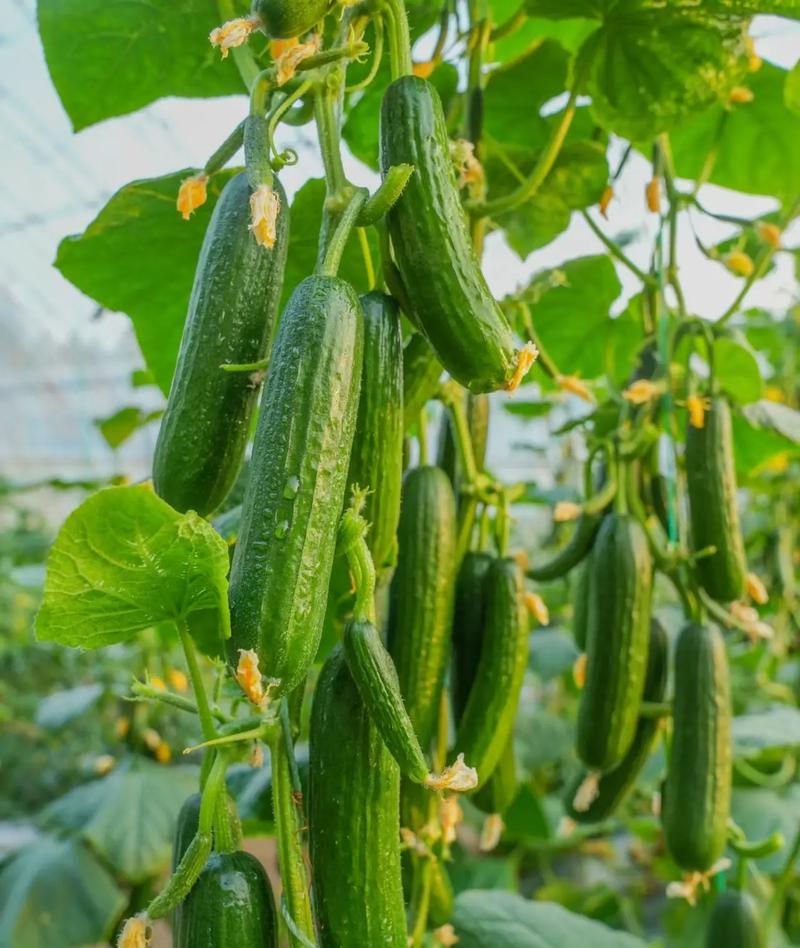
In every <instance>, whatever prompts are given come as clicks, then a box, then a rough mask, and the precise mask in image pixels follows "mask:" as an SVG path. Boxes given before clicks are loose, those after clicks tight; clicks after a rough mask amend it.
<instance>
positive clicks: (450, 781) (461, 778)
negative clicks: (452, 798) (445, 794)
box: [425, 754, 478, 793]
mask: <svg viewBox="0 0 800 948" xmlns="http://www.w3.org/2000/svg"><path fill="white" fill-rule="evenodd" d="M425 786H426V787H427V788H428V789H429V790H452V791H453V792H454V793H464V792H465V791H467V790H474V789H475V787H477V786H478V771H477V770H476V769H475V768H474V767H468V766H467V764H465V763H464V755H463V754H459V755H458V757H457V758H456V762H455V763H454V764H450V766H449V767H445V769H444V770H443V771H442V772H441V773H440V774H428V776H427V778H426V780H425Z"/></svg>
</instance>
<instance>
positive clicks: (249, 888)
mask: <svg viewBox="0 0 800 948" xmlns="http://www.w3.org/2000/svg"><path fill="white" fill-rule="evenodd" d="M200 945H202V946H203V948H244V946H247V948H277V946H278V917H277V914H276V911H275V900H274V898H273V896H272V888H271V886H270V884H269V879H268V878H267V874H266V872H265V871H264V867H263V866H262V865H261V863H260V862H259V861H258V860H257V859H256V858H255V856H252V855H250V853H245V852H226V853H213V854H212V855H211V856H210V857H209V859H208V862H207V863H206V864H205V867H204V868H203V871H202V872H201V873H200V876H199V878H198V880H197V882H195V884H194V886H193V887H192V890H191V891H190V892H189V894H188V896H187V897H186V899H185V900H184V903H183V906H182V910H181V928H180V934H179V937H178V938H177V939H176V940H175V948H199V946H200Z"/></svg>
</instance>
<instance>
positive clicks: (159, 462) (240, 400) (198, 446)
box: [153, 173, 289, 516]
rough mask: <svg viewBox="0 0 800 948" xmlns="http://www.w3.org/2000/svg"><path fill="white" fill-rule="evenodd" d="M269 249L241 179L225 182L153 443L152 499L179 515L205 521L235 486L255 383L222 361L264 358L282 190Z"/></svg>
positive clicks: (274, 297)
mask: <svg viewBox="0 0 800 948" xmlns="http://www.w3.org/2000/svg"><path fill="white" fill-rule="evenodd" d="M274 187H275V191H276V192H277V193H278V195H279V197H280V200H281V211H280V213H279V214H278V220H277V224H276V230H277V233H276V239H275V246H274V247H273V248H272V249H271V250H267V249H266V248H264V247H261V246H259V245H258V244H257V243H256V241H255V238H254V237H253V235H252V234H251V233H250V231H249V229H248V227H249V224H250V193H251V192H250V187H249V185H248V183H247V175H246V174H244V173H242V174H238V175H236V177H234V178H231V180H230V181H229V182H228V183H227V184H226V185H225V187H224V188H223V191H222V194H221V195H220V197H219V200H218V201H217V205H216V207H215V208H214V213H213V214H212V215H211V221H210V223H209V225H208V230H207V231H206V235H205V238H204V240H203V246H202V249H201V250H200V258H199V260H198V263H197V271H196V273H195V277H194V286H193V287H192V295H191V299H190V300H189V314H188V316H187V318H186V325H185V327H184V330H183V338H182V340H181V348H180V353H179V354H178V364H177V367H176V369H175V376H174V378H173V380H172V387H171V388H170V393H169V400H168V402H167V408H166V411H165V412H164V417H163V418H162V419H161V429H160V430H159V433H158V441H157V442H156V449H155V457H154V459H153V482H154V484H155V489H156V493H157V494H158V495H159V496H160V497H163V498H164V500H166V501H167V503H168V504H170V505H171V506H173V507H174V508H175V509H176V510H179V511H181V512H185V511H186V510H196V511H197V512H198V513H199V514H201V515H202V516H206V515H208V514H210V513H212V512H213V511H214V510H216V508H217V507H219V506H220V504H221V503H222V502H223V500H225V497H226V496H227V494H228V492H229V491H230V490H231V488H232V487H233V484H234V481H235V480H236V476H237V475H238V473H239V470H240V468H241V466H242V461H243V459H244V452H245V447H246V446H247V439H248V437H249V435H250V421H251V418H252V414H253V409H254V408H255V403H256V398H257V397H258V385H257V384H255V381H254V378H253V376H252V375H250V374H249V373H246V372H225V371H224V370H223V369H221V368H220V366H221V365H224V364H226V363H236V364H242V363H250V362H257V361H259V360H260V359H263V358H264V356H265V355H266V353H267V351H268V348H269V344H270V341H271V339H272V330H273V326H274V324H275V313H276V309H277V306H278V301H279V299H280V295H281V286H282V283H283V267H284V263H285V262H286V250H287V247H288V245H289V239H288V238H289V213H288V207H287V202H286V195H285V194H284V192H283V188H282V187H281V186H280V184H279V183H278V182H277V179H276V181H275V185H274Z"/></svg>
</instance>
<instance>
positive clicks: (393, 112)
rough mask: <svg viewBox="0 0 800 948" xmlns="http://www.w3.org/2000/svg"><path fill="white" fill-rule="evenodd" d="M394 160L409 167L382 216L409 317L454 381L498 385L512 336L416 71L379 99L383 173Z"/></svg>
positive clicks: (508, 371) (432, 104)
mask: <svg viewBox="0 0 800 948" xmlns="http://www.w3.org/2000/svg"><path fill="white" fill-rule="evenodd" d="M398 164H411V165H413V166H414V168H415V171H414V174H413V175H412V176H411V178H410V180H409V182H408V185H407V186H406V188H405V190H404V192H403V193H402V195H401V196H400V198H399V200H398V201H397V203H396V204H395V205H394V207H393V208H392V209H391V211H390V212H389V214H388V215H387V221H388V227H389V233H390V235H391V238H392V246H393V248H394V253H395V259H396V261H397V266H398V268H399V270H400V273H401V274H402V277H403V284H404V289H405V295H406V297H407V299H408V301H409V305H410V306H411V308H412V310H413V312H412V313H411V314H410V315H411V317H412V318H413V319H414V321H415V322H416V323H418V324H419V325H420V326H421V327H422V329H423V330H424V332H425V335H426V336H427V337H428V339H429V340H430V342H431V345H432V346H433V348H434V350H435V351H436V354H437V355H438V356H439V358H440V359H441V361H442V363H443V364H444V366H445V368H446V369H447V370H448V372H449V373H450V374H451V375H452V376H453V378H455V379H456V381H458V382H460V383H461V384H462V385H463V386H465V387H466V388H469V389H470V390H471V391H473V392H489V391H493V390H495V389H499V388H503V387H505V386H506V385H509V384H510V383H511V382H512V379H513V378H514V374H515V372H516V369H517V359H518V355H517V353H516V351H515V346H514V337H513V335H512V332H511V328H510V326H509V325H508V322H507V320H506V318H505V316H504V315H503V313H502V311H501V310H500V307H499V306H498V304H497V302H496V300H495V299H494V297H493V296H492V294H491V291H490V290H489V287H488V286H487V284H486V280H485V279H484V277H483V274H482V273H481V269H480V265H479V263H478V260H477V258H476V256H475V252H474V250H473V249H472V242H471V240H470V235H469V228H468V225H467V220H466V216H465V214H464V211H463V209H462V207H461V202H460V199H459V194H458V188H457V185H456V178H455V171H454V169H453V163H452V160H451V157H450V148H449V141H448V137H447V128H446V126H445V120H444V115H443V113H442V104H441V101H440V99H439V95H438V93H437V92H436V90H435V89H434V87H433V86H432V85H431V84H430V83H428V82H427V81H426V80H425V79H421V78H419V77H417V76H403V77H401V78H400V79H396V80H395V81H394V82H393V83H392V84H391V85H390V86H389V88H388V89H387V90H386V93H385V95H384V98H383V105H382V108H381V168H382V171H383V173H384V174H386V173H387V172H388V170H389V168H390V167H391V166H392V165H398Z"/></svg>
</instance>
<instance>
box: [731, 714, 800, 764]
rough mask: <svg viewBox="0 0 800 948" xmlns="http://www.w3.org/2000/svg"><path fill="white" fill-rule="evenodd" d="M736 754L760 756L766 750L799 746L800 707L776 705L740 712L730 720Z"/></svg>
mask: <svg viewBox="0 0 800 948" xmlns="http://www.w3.org/2000/svg"><path fill="white" fill-rule="evenodd" d="M731 737H732V738H733V752H734V756H736V757H758V756H759V755H760V754H761V753H762V752H763V751H767V750H772V751H775V750H779V751H785V752H787V753H788V752H789V751H792V750H796V749H797V748H798V747H800V711H799V710H798V709H797V708H792V707H789V706H788V705H775V706H774V707H772V708H768V709H767V710H766V711H755V712H753V713H751V714H741V715H739V716H738V717H735V718H734V719H733V722H732V724H731Z"/></svg>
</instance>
